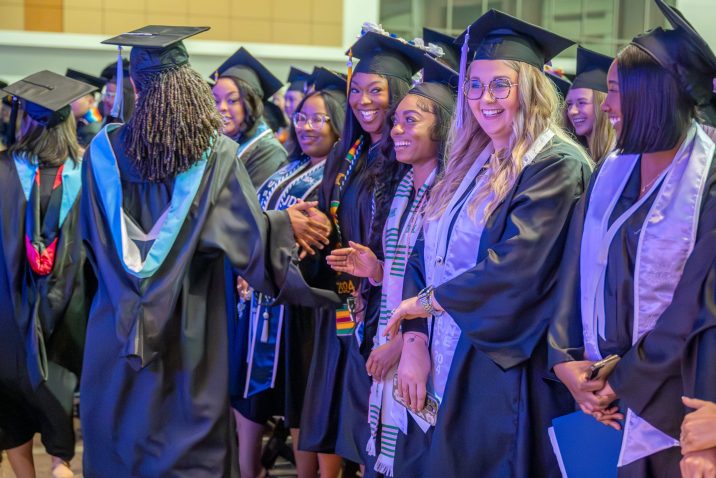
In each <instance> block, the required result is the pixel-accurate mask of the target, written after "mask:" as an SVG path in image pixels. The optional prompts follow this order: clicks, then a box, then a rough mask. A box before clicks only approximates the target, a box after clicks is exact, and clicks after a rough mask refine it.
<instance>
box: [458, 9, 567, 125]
mask: <svg viewBox="0 0 716 478" xmlns="http://www.w3.org/2000/svg"><path fill="white" fill-rule="evenodd" d="M455 43H456V44H458V45H462V49H461V52H460V88H463V86H464V83H465V70H466V68H467V53H468V51H474V52H475V53H474V56H473V59H474V60H514V61H521V62H523V63H527V64H529V65H532V66H534V67H536V68H538V69H539V70H540V71H542V68H543V67H544V65H545V63H547V62H548V61H550V60H551V59H552V58H554V57H555V56H557V54H559V53H560V52H561V51H563V50H566V49H567V48H569V47H570V46H572V45H574V42H573V41H572V40H570V39H568V38H565V37H563V36H560V35H557V34H555V33H552V32H550V31H549V30H545V29H544V28H541V27H538V26H537V25H533V24H531V23H528V22H525V21H522V20H520V19H519V18H515V17H513V16H512V15H508V14H506V13H503V12H500V11H499V10H495V9H491V10H489V11H488V12H486V13H485V14H483V15H482V16H481V17H480V18H478V19H477V20H475V21H474V22H473V23H472V25H470V26H468V27H467V29H466V30H465V31H464V32H463V33H462V34H461V35H460V36H459V37H457V40H455ZM464 101H465V100H464V95H463V94H462V92H459V93H458V109H459V110H460V111H462V108H463V106H464ZM457 123H458V124H457V126H458V127H460V126H461V125H462V115H461V114H458V115H457Z"/></svg>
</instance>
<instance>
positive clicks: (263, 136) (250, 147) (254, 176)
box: [236, 119, 288, 189]
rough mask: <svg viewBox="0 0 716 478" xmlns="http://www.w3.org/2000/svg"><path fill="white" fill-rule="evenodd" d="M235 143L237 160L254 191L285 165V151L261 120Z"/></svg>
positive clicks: (286, 155)
mask: <svg viewBox="0 0 716 478" xmlns="http://www.w3.org/2000/svg"><path fill="white" fill-rule="evenodd" d="M236 142H237V143H239V149H238V155H239V158H240V159H241V162H243V163H244V166H245V167H246V170H247V171H248V173H249V178H251V184H253V186H254V188H256V189H258V188H259V186H261V185H262V184H263V183H264V181H266V180H267V179H268V178H269V177H270V176H271V175H272V174H273V173H275V172H276V171H278V169H279V168H280V167H281V166H283V165H284V164H286V160H287V157H288V154H287V153H286V150H285V149H284V147H283V146H282V145H281V143H280V142H279V140H278V139H276V136H275V135H274V134H273V131H271V128H269V127H268V125H267V124H266V122H265V121H264V120H263V119H262V120H260V121H259V123H258V124H257V125H256V126H255V127H254V128H253V129H252V131H251V132H248V133H245V134H242V135H240V136H239V137H237V138H236Z"/></svg>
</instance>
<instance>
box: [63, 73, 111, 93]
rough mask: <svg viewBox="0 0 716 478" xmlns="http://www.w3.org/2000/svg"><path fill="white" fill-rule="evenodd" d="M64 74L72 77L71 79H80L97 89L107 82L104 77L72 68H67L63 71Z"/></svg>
mask: <svg viewBox="0 0 716 478" xmlns="http://www.w3.org/2000/svg"><path fill="white" fill-rule="evenodd" d="M65 76H66V77H67V78H72V79H73V80H77V81H81V82H83V83H87V84H88V85H92V86H94V87H96V88H97V89H98V90H101V89H102V88H103V87H104V85H105V84H106V83H107V80H105V79H104V78H100V77H98V76H94V75H90V74H87V73H82V72H81V71H77V70H73V69H72V68H68V69H67V71H66V72H65Z"/></svg>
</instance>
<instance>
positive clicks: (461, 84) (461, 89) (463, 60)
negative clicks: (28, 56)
mask: <svg viewBox="0 0 716 478" xmlns="http://www.w3.org/2000/svg"><path fill="white" fill-rule="evenodd" d="M469 41H470V27H467V31H466V32H465V40H464V41H463V42H462V49H461V50H460V76H459V78H460V79H459V80H458V91H457V106H456V108H455V111H457V119H456V121H455V125H456V126H457V127H458V128H462V113H463V110H464V109H465V76H466V74H467V72H466V70H467V53H468V51H469V50H470V45H469V44H468V43H469Z"/></svg>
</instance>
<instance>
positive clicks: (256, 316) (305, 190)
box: [239, 157, 325, 398]
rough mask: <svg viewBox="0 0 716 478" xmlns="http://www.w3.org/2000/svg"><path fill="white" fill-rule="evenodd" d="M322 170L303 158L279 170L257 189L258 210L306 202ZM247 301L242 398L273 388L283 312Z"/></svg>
mask: <svg viewBox="0 0 716 478" xmlns="http://www.w3.org/2000/svg"><path fill="white" fill-rule="evenodd" d="M324 166H325V161H324V162H321V163H320V164H317V165H315V166H312V167H310V160H309V159H308V158H307V157H303V158H301V159H299V160H296V161H292V162H290V163H289V164H287V165H286V166H284V167H283V168H281V169H279V170H278V171H277V172H275V173H274V174H273V175H272V176H271V177H270V178H269V179H267V180H266V181H265V182H264V184H263V185H262V186H261V187H260V188H259V191H258V196H259V203H260V204H261V208H262V209H264V210H265V209H267V208H269V207H272V209H275V210H279V211H280V210H284V209H287V208H288V207H290V206H292V205H293V204H295V203H296V202H298V199H302V200H306V199H307V198H308V197H309V196H310V195H311V193H313V191H315V190H316V188H317V187H318V186H319V184H320V183H321V179H322V178H323V169H324ZM277 196H278V197H277ZM274 203H275V204H274ZM250 300H251V303H250V307H246V304H245V301H244V299H240V300H239V317H240V319H242V320H249V353H248V356H247V364H248V367H247V371H246V383H245V384H244V398H247V397H251V396H253V395H256V394H257V393H260V392H262V391H264V390H268V389H270V388H273V387H274V385H275V382H276V372H277V370H278V357H279V350H280V347H281V331H282V330H283V319H284V312H285V311H284V306H283V305H272V304H273V303H274V299H273V298H272V297H269V296H266V295H264V294H261V293H259V292H255V291H254V292H253V293H252V294H251V299H250Z"/></svg>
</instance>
